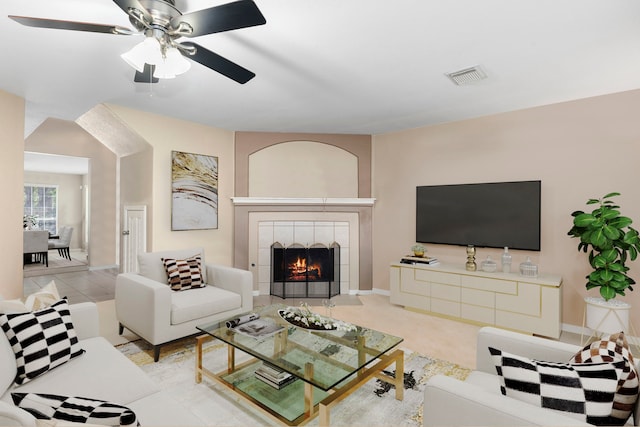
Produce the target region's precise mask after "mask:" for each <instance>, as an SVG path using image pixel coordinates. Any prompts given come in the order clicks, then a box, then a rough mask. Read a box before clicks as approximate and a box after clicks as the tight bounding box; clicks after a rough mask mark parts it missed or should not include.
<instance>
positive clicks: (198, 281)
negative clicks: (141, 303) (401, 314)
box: [162, 255, 205, 291]
mask: <svg viewBox="0 0 640 427" xmlns="http://www.w3.org/2000/svg"><path fill="white" fill-rule="evenodd" d="M162 264H163V265H164V269H165V271H166V272H167V282H168V283H169V286H170V287H171V289H173V290H174V291H185V290H187V289H193V288H201V287H203V286H205V284H204V282H203V281H202V267H201V257H200V255H197V256H194V257H191V258H186V259H174V258H162Z"/></svg>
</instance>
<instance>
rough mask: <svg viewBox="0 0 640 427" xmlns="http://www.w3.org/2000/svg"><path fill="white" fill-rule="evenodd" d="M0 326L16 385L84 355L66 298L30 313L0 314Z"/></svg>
mask: <svg viewBox="0 0 640 427" xmlns="http://www.w3.org/2000/svg"><path fill="white" fill-rule="evenodd" d="M0 327H1V328H2V330H3V331H4V333H5V335H6V336H7V339H8V340H9V344H11V348H12V349H13V352H14V354H15V356H16V364H17V366H18V372H17V375H16V378H15V382H16V383H17V384H24V383H26V382H28V381H30V380H32V379H33V378H35V377H37V376H39V375H42V374H44V373H45V372H48V371H49V370H51V369H53V368H55V367H56V366H60V365H62V364H63V363H66V362H68V361H69V360H71V359H72V358H74V357H77V356H80V355H81V354H82V353H84V350H83V349H82V348H81V347H80V344H79V343H78V337H77V335H76V332H75V329H74V328H73V323H72V322H71V313H70V312H69V305H68V303H67V300H66V299H61V300H60V301H58V302H56V303H54V304H52V305H51V306H49V307H46V308H43V309H41V310H38V311H34V312H31V313H12V314H2V315H0Z"/></svg>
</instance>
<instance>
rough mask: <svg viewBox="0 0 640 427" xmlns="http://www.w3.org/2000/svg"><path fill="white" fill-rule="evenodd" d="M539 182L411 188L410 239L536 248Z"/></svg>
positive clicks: (538, 218) (538, 243)
mask: <svg viewBox="0 0 640 427" xmlns="http://www.w3.org/2000/svg"><path fill="white" fill-rule="evenodd" d="M540 184H541V182H540V181H517V182H495V183H481V184H455V185H427V186H419V187H417V188H416V242H420V243H435V244H443V245H460V246H467V245H474V246H478V247H488V248H503V247H505V246H508V247H509V248H513V249H523V250H531V251H539V250H540Z"/></svg>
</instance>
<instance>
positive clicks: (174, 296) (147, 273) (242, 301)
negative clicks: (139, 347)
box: [115, 248, 253, 362]
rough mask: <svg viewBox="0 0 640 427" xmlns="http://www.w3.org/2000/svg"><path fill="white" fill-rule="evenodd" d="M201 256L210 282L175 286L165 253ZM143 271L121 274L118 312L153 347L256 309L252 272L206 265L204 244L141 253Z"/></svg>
mask: <svg viewBox="0 0 640 427" xmlns="http://www.w3.org/2000/svg"><path fill="white" fill-rule="evenodd" d="M196 255H200V256H201V259H202V279H203V282H204V283H206V284H207V286H204V287H201V288H194V289H189V290H185V291H174V290H172V289H171V288H170V287H169V285H168V282H167V273H166V271H165V269H164V265H163V263H162V258H174V259H186V258H190V257H193V256H196ZM138 264H139V273H137V274H136V273H122V274H119V275H118V277H117V279H116V291H115V304H116V316H117V319H118V322H119V324H120V326H119V327H120V333H121V334H122V332H123V328H127V329H128V330H130V331H131V332H133V333H135V334H136V335H138V336H140V337H141V338H143V339H144V340H145V341H147V342H149V343H150V344H152V345H153V346H154V359H155V361H156V362H157V361H158V359H159V357H160V347H161V346H162V345H163V344H167V343H169V342H171V341H174V340H177V339H180V338H184V337H187V336H191V335H196V334H197V333H198V330H197V329H196V326H199V325H203V324H206V323H210V322H217V321H221V320H224V319H227V318H230V317H233V316H237V315H239V314H241V313H246V312H249V311H251V310H252V309H253V276H252V274H251V272H249V271H247V270H241V269H238V268H232V267H226V266H222V265H214V264H206V262H205V259H204V251H203V249H202V248H195V249H183V250H175V251H163V252H147V253H143V254H140V255H139V256H138Z"/></svg>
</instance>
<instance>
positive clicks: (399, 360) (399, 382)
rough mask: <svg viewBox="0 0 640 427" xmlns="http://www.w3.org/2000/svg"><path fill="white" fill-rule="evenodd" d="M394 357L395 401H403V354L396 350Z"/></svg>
mask: <svg viewBox="0 0 640 427" xmlns="http://www.w3.org/2000/svg"><path fill="white" fill-rule="evenodd" d="M398 353H399V354H398V355H397V356H396V381H395V384H394V385H395V386H396V400H402V399H404V352H403V351H402V350H398Z"/></svg>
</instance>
